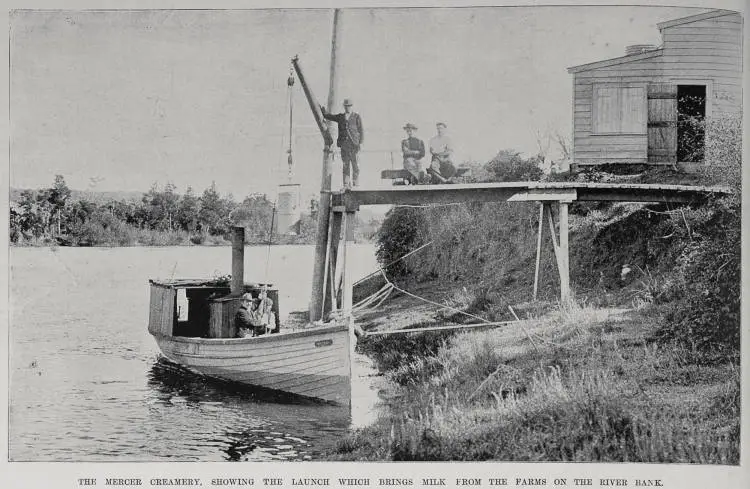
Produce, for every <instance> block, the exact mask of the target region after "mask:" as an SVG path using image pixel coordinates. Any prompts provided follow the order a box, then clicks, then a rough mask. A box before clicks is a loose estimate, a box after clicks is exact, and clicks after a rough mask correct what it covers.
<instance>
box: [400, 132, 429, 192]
mask: <svg viewBox="0 0 750 489" xmlns="http://www.w3.org/2000/svg"><path fill="white" fill-rule="evenodd" d="M416 130H417V126H415V125H414V124H412V123H411V122H407V123H406V125H405V126H404V131H406V136H407V137H406V139H404V140H402V141H401V152H402V153H403V155H404V169H405V170H406V171H408V172H409V174H410V175H411V176H410V177H409V183H411V184H412V185H415V184H417V183H419V182H421V181H422V180H424V176H423V174H422V158H424V153H425V151H424V142H423V141H422V140H421V139H419V138H416V137H414V131H416Z"/></svg>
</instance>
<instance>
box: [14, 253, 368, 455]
mask: <svg viewBox="0 0 750 489" xmlns="http://www.w3.org/2000/svg"><path fill="white" fill-rule="evenodd" d="M313 253H314V249H313V247H312V246H274V247H271V248H270V252H269V249H268V248H267V247H248V248H247V250H246V258H245V263H246V269H245V277H246V281H248V282H251V281H271V282H274V283H275V285H276V286H277V287H278V288H279V289H280V291H279V303H280V304H279V305H280V307H281V316H282V318H283V317H284V316H285V315H286V314H288V312H289V311H291V310H304V309H306V307H307V303H308V301H309V294H310V281H311V276H312V260H313ZM230 254H231V251H230V248H229V247H215V248H211V247H167V248H145V247H141V248H56V249H50V248H13V249H11V253H10V261H11V283H10V289H11V298H10V307H11V324H10V338H9V340H10V387H9V398H10V426H9V442H10V458H11V460H15V461H25V460H33V461H112V460H122V461H128V460H151V461H155V460H185V461H189V460H208V461H221V460H276V459H283V460H309V459H315V458H316V456H317V455H318V454H320V452H321V451H322V450H325V449H326V448H327V447H329V446H331V445H332V444H334V443H335V442H336V440H337V438H338V437H340V436H341V435H342V434H344V433H345V432H346V431H347V430H348V429H350V428H351V426H352V425H360V424H363V423H366V422H367V421H368V420H369V419H370V416H371V415H372V411H371V410H372V407H373V399H374V397H375V395H374V393H373V392H372V389H371V388H370V387H369V385H368V383H367V376H368V375H369V373H370V372H369V371H368V366H367V362H366V361H365V360H364V359H363V358H355V377H356V378H355V380H354V382H353V384H354V386H353V401H352V402H353V409H352V411H351V413H350V411H349V409H348V407H347V408H342V407H338V406H331V405H324V404H317V403H312V402H305V401H300V400H298V399H292V398H289V397H280V396H278V395H276V394H268V393H261V392H257V391H253V390H251V389H240V388H237V387H236V386H232V385H228V384H223V383H219V382H214V381H209V380H207V379H205V378H203V377H200V376H197V375H193V374H190V373H188V372H185V371H183V370H182V369H180V368H178V367H177V366H175V365H172V364H170V363H168V362H166V361H164V360H163V359H161V358H160V355H159V351H158V348H157V346H156V343H155V342H154V340H153V339H152V337H151V336H150V335H149V334H148V332H147V330H146V326H147V321H148V301H149V288H148V279H149V278H162V279H164V278H172V277H175V278H177V277H184V278H201V277H212V276H218V275H225V274H228V273H230V270H231V259H230ZM353 255H354V259H353V260H351V263H352V264H353V266H354V270H353V271H354V276H355V277H358V276H362V275H365V274H366V273H369V272H370V271H371V270H373V269H374V268H375V259H374V256H373V255H374V254H373V247H372V246H370V245H357V246H354V247H353Z"/></svg>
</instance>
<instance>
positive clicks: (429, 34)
mask: <svg viewBox="0 0 750 489" xmlns="http://www.w3.org/2000/svg"><path fill="white" fill-rule="evenodd" d="M703 11H705V9H690V8H682V7H485V8H419V9H416V8H414V9H344V10H343V14H342V17H341V22H342V25H341V27H342V30H341V39H340V43H341V45H340V48H341V51H340V56H341V70H340V71H339V93H338V95H339V99H340V100H341V99H343V98H344V97H349V98H351V99H352V100H353V101H354V110H355V111H357V112H359V113H360V114H361V116H362V119H363V122H364V126H365V143H364V145H363V148H362V149H363V152H362V154H361V155H360V161H361V163H360V164H361V167H362V177H361V184H362V185H363V186H367V185H375V184H380V182H379V174H380V170H382V169H385V168H391V166H392V165H395V166H396V167H400V165H401V162H400V160H401V158H400V154H399V152H398V151H399V147H400V141H401V139H402V138H403V137H405V135H404V133H403V130H402V126H403V125H404V124H405V123H406V122H412V123H414V124H416V125H417V126H419V130H418V131H417V136H418V137H420V138H422V139H424V140H425V141H427V140H428V139H429V138H430V137H432V136H433V135H434V134H435V122H437V121H444V122H445V123H447V125H448V132H449V134H450V136H451V138H452V139H453V141H454V144H455V146H456V159H457V160H458V161H459V162H460V161H465V160H476V161H487V160H489V159H490V158H492V157H493V156H494V155H495V154H496V153H497V151H498V150H500V149H515V150H517V151H520V152H522V153H524V154H527V155H533V154H536V153H537V152H538V151H539V148H538V145H537V135H538V134H542V135H545V134H550V133H554V132H560V133H561V134H563V135H569V134H570V132H571V122H572V121H571V117H572V108H571V102H572V100H571V98H572V75H571V74H569V73H568V72H567V71H566V69H567V68H568V67H570V66H575V65H579V64H584V63H589V62H593V61H599V60H603V59H608V58H613V57H618V56H622V55H624V53H625V46H627V45H630V44H657V45H658V44H660V42H661V40H660V35H659V31H658V29H657V27H656V24H657V23H659V22H663V21H665V20H670V19H675V18H679V17H683V16H687V15H693V14H696V13H700V12H703ZM332 19H333V12H332V10H324V9H298V10H280V9H274V10H182V11H180V10H152V11H125V10H121V11H47V12H44V11H15V12H13V13H12V14H11V18H10V31H11V39H10V48H11V51H10V58H11V64H10V83H11V91H10V126H11V151H10V159H11V164H10V184H11V186H12V187H15V188H39V187H43V186H49V185H51V184H52V182H53V181H54V176H55V175H56V174H61V175H63V176H64V177H65V179H66V181H67V182H68V185H69V186H70V187H71V188H75V189H80V190H102V191H115V190H125V191H145V190H147V189H148V188H149V187H150V186H151V185H152V184H153V183H155V182H156V183H157V184H158V185H159V186H163V185H164V184H166V183H167V182H170V183H173V184H174V185H176V186H177V189H178V191H179V192H183V191H184V190H185V189H186V187H187V186H192V187H193V189H194V190H196V191H197V192H198V193H201V192H202V191H203V189H205V188H206V187H208V186H210V185H211V183H212V182H215V183H216V187H217V189H218V190H219V192H220V193H222V194H226V193H231V194H232V195H233V196H234V197H235V198H240V199H241V198H242V197H244V196H246V195H248V194H250V193H253V192H262V193H266V194H269V195H271V196H273V195H274V194H275V192H276V188H277V185H278V184H280V183H288V182H289V180H288V177H287V165H286V148H287V146H288V144H289V142H288V132H289V124H288V119H289V113H288V110H289V109H288V91H287V84H286V81H287V77H288V76H289V70H290V59H291V57H292V56H294V55H299V58H300V60H301V64H302V67H303V69H304V72H305V75H306V78H307V80H308V83H309V85H310V86H311V88H312V90H313V91H314V92H315V94H316V95H317V98H318V99H319V100H320V101H321V102H322V103H325V101H326V100H327V95H328V73H329V66H330V50H331V48H330V43H331V30H332ZM292 103H293V106H294V124H293V138H292V141H293V154H294V176H293V179H292V181H293V182H295V183H300V184H301V185H302V193H303V194H314V193H316V192H317V190H318V188H319V185H320V174H321V162H322V147H323V145H322V139H321V137H320V134H319V133H318V131H317V128H316V126H315V125H314V121H313V118H312V115H311V112H310V110H309V108H308V107H307V103H306V100H305V98H304V95H303V93H302V90H301V87H300V85H299V83H297V84H296V85H295V87H294V88H293V90H292ZM391 152H394V153H391ZM550 153H551V155H552V156H553V157H555V156H557V155H556V149H555V147H554V145H552V147H551V148H550ZM391 155H393V159H392V158H391ZM336 164H337V165H340V162H338V161H337V162H336ZM334 169H338V172H337V174H338V173H340V166H335V167H334Z"/></svg>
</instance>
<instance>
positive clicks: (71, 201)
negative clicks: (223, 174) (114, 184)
mask: <svg viewBox="0 0 750 489" xmlns="http://www.w3.org/2000/svg"><path fill="white" fill-rule="evenodd" d="M315 213H316V209H315V208H314V206H311V207H310V209H309V212H308V213H303V215H302V217H301V220H300V222H299V223H298V229H297V231H298V232H297V234H296V235H295V236H291V237H290V236H285V237H280V236H278V235H275V233H272V229H271V227H272V225H273V221H274V203H273V202H271V201H270V200H269V199H268V197H267V196H266V195H264V194H251V195H248V196H247V197H245V199H244V200H242V201H241V202H236V201H235V200H234V199H233V197H232V195H231V194H228V195H225V196H221V195H220V194H219V192H218V190H217V189H216V184H215V183H212V184H211V186H210V187H208V188H206V189H205V190H204V191H203V193H202V194H201V195H198V194H196V192H195V190H194V189H193V188H192V187H187V189H186V190H185V193H184V194H179V193H178V192H177V188H176V187H175V186H174V185H173V184H171V183H167V184H166V185H164V186H163V187H161V188H159V186H158V185H157V184H156V183H154V184H153V185H152V187H151V188H150V189H149V190H148V191H147V192H145V193H144V194H143V195H142V197H141V199H140V201H132V200H131V201H128V200H124V199H121V200H115V199H111V200H108V201H105V202H103V203H97V202H94V201H92V200H88V199H85V198H75V197H74V192H72V191H71V189H70V188H69V187H68V185H67V184H66V183H65V178H64V177H63V176H62V175H57V176H56V177H55V181H54V183H53V184H52V186H51V187H49V188H42V189H38V190H23V191H22V192H21V193H20V196H19V197H18V198H17V199H16V200H15V202H11V207H10V240H11V243H14V244H16V245H45V244H59V245H70V246H102V245H105V246H106V245H110V246H129V245H179V244H189V243H193V244H221V243H223V242H224V241H225V238H226V237H227V236H228V234H229V232H230V228H231V226H232V225H235V224H236V225H243V226H245V230H246V231H245V232H246V239H247V241H248V242H250V243H265V242H269V240H272V241H274V242H280V241H281V242H299V243H304V242H311V239H312V236H313V235H314V232H315V226H314V219H315V216H314V214H315Z"/></svg>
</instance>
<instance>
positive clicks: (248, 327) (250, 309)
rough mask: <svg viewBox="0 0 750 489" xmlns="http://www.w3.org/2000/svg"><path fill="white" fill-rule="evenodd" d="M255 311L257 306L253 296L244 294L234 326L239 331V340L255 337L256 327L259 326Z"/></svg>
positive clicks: (235, 316)
mask: <svg viewBox="0 0 750 489" xmlns="http://www.w3.org/2000/svg"><path fill="white" fill-rule="evenodd" d="M254 309H255V305H254V301H253V296H252V294H248V293H244V294H242V297H241V298H240V308H239V309H237V313H236V314H235V315H234V326H235V328H236V329H237V337H238V338H245V337H247V336H253V335H254V333H255V327H256V325H257V324H258V321H256V319H255V314H254Z"/></svg>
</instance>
